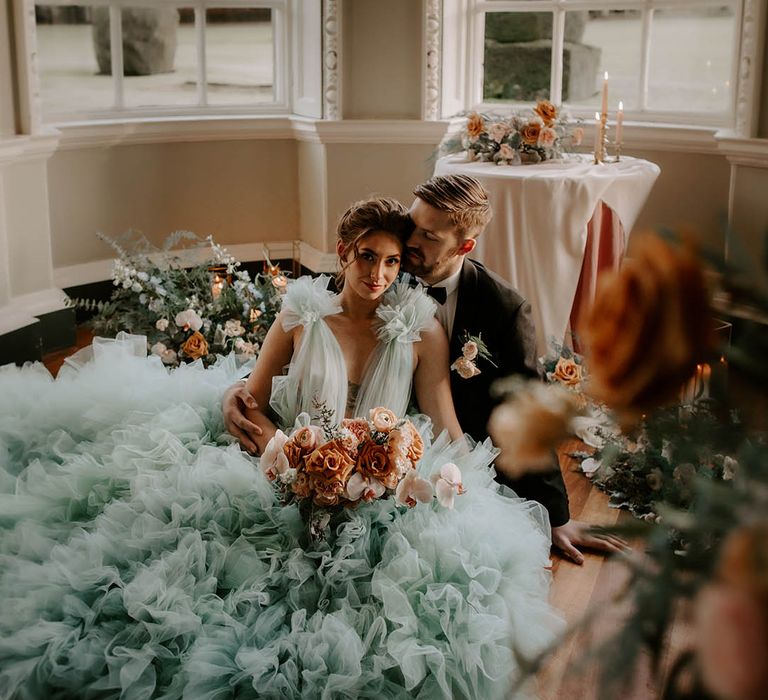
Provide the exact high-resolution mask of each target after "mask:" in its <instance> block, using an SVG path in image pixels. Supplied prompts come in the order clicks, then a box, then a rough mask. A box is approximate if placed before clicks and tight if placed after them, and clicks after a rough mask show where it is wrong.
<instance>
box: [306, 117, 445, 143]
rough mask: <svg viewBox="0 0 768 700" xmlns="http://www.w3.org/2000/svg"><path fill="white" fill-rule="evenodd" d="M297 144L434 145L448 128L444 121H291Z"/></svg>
mask: <svg viewBox="0 0 768 700" xmlns="http://www.w3.org/2000/svg"><path fill="white" fill-rule="evenodd" d="M293 126H294V133H295V135H296V138H297V139H298V140H299V141H307V142H309V143H326V144H327V143H367V144H435V145H437V144H438V143H440V141H441V139H442V138H443V136H444V135H445V132H446V130H447V128H448V122H447V121H433V122H426V121H420V120H418V119H402V120H401V119H391V120H376V119H346V120H339V121H300V120H298V119H294V120H293Z"/></svg>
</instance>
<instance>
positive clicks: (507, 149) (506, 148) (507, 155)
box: [499, 143, 515, 160]
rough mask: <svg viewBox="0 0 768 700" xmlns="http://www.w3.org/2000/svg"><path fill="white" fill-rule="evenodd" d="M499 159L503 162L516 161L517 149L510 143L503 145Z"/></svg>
mask: <svg viewBox="0 0 768 700" xmlns="http://www.w3.org/2000/svg"><path fill="white" fill-rule="evenodd" d="M499 157H500V158H502V159H503V160H514V159H515V149H514V148H512V146H510V145H509V144H508V143H502V144H501V148H499Z"/></svg>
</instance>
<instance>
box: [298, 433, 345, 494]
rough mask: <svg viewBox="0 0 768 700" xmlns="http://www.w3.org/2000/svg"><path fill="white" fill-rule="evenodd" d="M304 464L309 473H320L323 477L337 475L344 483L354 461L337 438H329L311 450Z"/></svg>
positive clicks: (328, 477)
mask: <svg viewBox="0 0 768 700" xmlns="http://www.w3.org/2000/svg"><path fill="white" fill-rule="evenodd" d="M306 465H307V471H308V472H310V473H311V474H316V475H320V476H322V477H323V478H325V479H330V478H333V477H336V476H337V475H338V476H339V477H341V478H342V480H343V482H344V483H346V481H347V477H348V476H349V474H350V472H351V471H352V469H353V468H354V466H355V462H354V460H353V459H352V457H351V456H350V455H349V452H347V450H345V449H344V446H343V445H342V444H341V442H340V441H339V440H331V441H329V442H326V443H325V444H324V445H320V447H317V448H316V449H315V450H313V451H312V453H311V454H310V455H309V456H308V457H307V458H306ZM344 483H342V486H343V485H344Z"/></svg>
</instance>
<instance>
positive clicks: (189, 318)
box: [174, 309, 203, 331]
mask: <svg viewBox="0 0 768 700" xmlns="http://www.w3.org/2000/svg"><path fill="white" fill-rule="evenodd" d="M174 321H175V322H176V325H177V326H178V327H179V328H183V329H184V330H185V331H186V330H189V329H191V330H193V331H199V330H200V329H201V328H202V327H203V319H202V318H200V316H199V315H198V313H197V311H195V310H194V309H187V310H186V311H182V312H180V313H178V314H176V318H175V319H174Z"/></svg>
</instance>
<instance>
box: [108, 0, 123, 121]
mask: <svg viewBox="0 0 768 700" xmlns="http://www.w3.org/2000/svg"><path fill="white" fill-rule="evenodd" d="M109 52H110V59H111V63H112V88H113V90H114V97H113V102H114V108H115V109H122V108H123V107H124V106H125V95H124V91H123V11H122V9H121V7H120V6H119V5H110V6H109Z"/></svg>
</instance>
